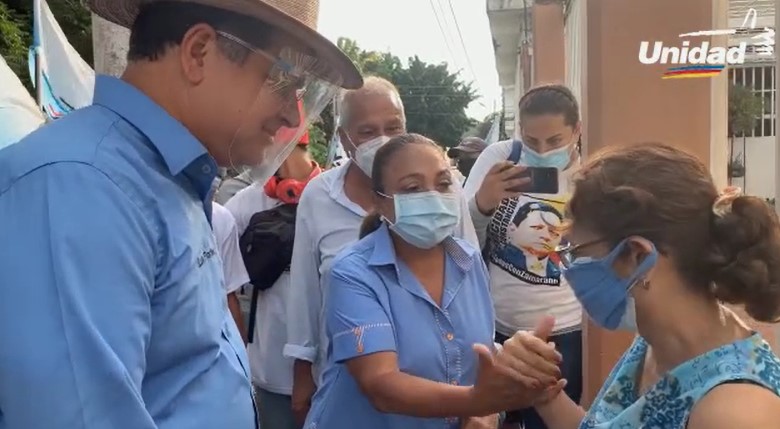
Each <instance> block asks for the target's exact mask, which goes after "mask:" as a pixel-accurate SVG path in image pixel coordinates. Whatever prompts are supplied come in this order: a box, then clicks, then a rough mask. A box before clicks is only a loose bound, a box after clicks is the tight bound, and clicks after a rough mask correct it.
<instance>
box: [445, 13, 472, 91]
mask: <svg viewBox="0 0 780 429" xmlns="http://www.w3.org/2000/svg"><path fill="white" fill-rule="evenodd" d="M447 4H448V5H449V7H450V14H451V15H452V20H453V21H455V29H456V30H457V32H458V39H460V47H461V48H463V53H464V54H465V55H466V64H467V65H468V66H469V71H470V72H471V76H472V77H473V78H474V81H477V74H476V73H475V72H474V65H473V64H472V63H471V57H470V56H469V51H468V49H466V42H464V40H463V32H462V31H460V24H459V23H458V17H457V16H456V15H455V8H453V7H452V0H447Z"/></svg>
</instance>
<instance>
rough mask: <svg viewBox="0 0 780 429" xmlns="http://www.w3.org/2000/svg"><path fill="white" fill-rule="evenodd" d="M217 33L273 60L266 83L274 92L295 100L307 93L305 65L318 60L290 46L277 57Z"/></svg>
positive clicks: (234, 38)
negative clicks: (295, 50)
mask: <svg viewBox="0 0 780 429" xmlns="http://www.w3.org/2000/svg"><path fill="white" fill-rule="evenodd" d="M217 34H218V35H219V36H220V37H223V38H225V39H227V40H230V41H231V42H233V43H235V44H237V45H239V46H241V47H243V48H245V49H247V50H248V51H250V52H253V53H255V54H258V55H260V56H262V57H263V58H265V59H266V60H268V61H269V62H271V64H272V66H271V69H270V70H269V71H268V77H267V78H266V81H265V83H266V86H268V87H270V89H271V90H272V92H274V93H276V94H278V95H279V96H280V97H281V98H285V99H286V98H288V97H294V101H295V102H297V101H300V100H302V99H303V96H304V94H305V90H304V89H303V88H306V79H307V71H306V70H305V67H306V65H307V64H314V63H315V62H316V60H315V59H314V58H312V57H309V56H308V55H305V54H302V53H297V52H294V51H293V50H292V49H289V48H284V49H282V52H281V55H280V57H276V56H274V55H271V54H269V53H268V52H266V51H264V50H262V49H260V48H257V47H255V46H253V45H252V44H250V43H249V42H246V41H244V40H242V39H240V38H238V37H236V36H234V35H232V34H230V33H226V32H224V31H217ZM291 101H293V100H291Z"/></svg>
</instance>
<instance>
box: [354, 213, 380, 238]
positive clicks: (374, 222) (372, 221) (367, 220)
mask: <svg viewBox="0 0 780 429" xmlns="http://www.w3.org/2000/svg"><path fill="white" fill-rule="evenodd" d="M380 226H382V216H381V215H380V214H379V213H376V212H372V213H369V214H368V216H366V217H364V218H363V223H361V224H360V236H359V237H358V238H363V237H365V236H367V235H368V234H371V233H372V232H374V231H376V230H377V229H379V227H380Z"/></svg>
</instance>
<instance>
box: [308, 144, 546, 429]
mask: <svg viewBox="0 0 780 429" xmlns="http://www.w3.org/2000/svg"><path fill="white" fill-rule="evenodd" d="M373 171H374V175H373V177H372V182H373V187H374V191H375V192H376V195H377V201H376V206H375V210H376V212H375V213H374V214H372V215H370V216H369V217H367V218H366V221H365V222H364V224H363V228H362V229H361V238H362V239H361V240H360V241H359V242H357V243H356V244H354V245H353V246H351V247H350V248H348V249H346V250H345V251H344V252H342V253H341V254H340V255H339V256H338V257H337V258H336V260H335V262H334V264H333V269H332V271H331V287H330V293H329V296H328V297H327V303H326V310H325V311H326V320H327V331H328V336H329V338H330V348H329V351H328V367H327V369H326V370H325V374H324V378H323V385H322V387H321V388H320V390H319V391H318V392H317V394H316V395H315V397H314V401H313V406H312V410H311V412H310V413H309V416H308V419H307V422H306V426H305V427H306V428H307V429H315V428H317V429H345V428H372V429H383V428H385V429H396V428H397V429H417V428H419V429H423V428H436V429H441V428H469V429H471V428H474V429H477V428H480V429H481V428H491V429H492V428H496V427H497V425H498V414H497V413H498V412H499V411H500V410H506V409H514V408H522V407H527V406H529V405H530V404H533V403H534V401H535V400H536V399H538V398H541V397H543V396H545V395H550V394H551V392H550V391H544V390H542V389H543V388H541V387H540V388H539V389H538V390H533V389H525V388H524V387H523V385H522V384H520V383H518V382H516V381H513V380H512V379H511V378H510V377H509V376H508V375H507V374H508V373H509V371H508V370H504V369H503V368H502V367H498V366H497V365H495V364H494V360H493V356H492V354H491V353H492V352H491V350H492V349H493V347H494V345H493V332H494V331H493V328H494V327H493V320H494V314H493V303H492V301H491V298H490V293H489V291H488V275H487V271H486V269H485V265H484V263H483V261H482V258H481V256H480V253H479V251H478V250H477V249H476V248H474V247H473V246H471V245H469V244H468V243H467V242H465V241H462V240H459V239H456V238H453V237H452V232H453V229H454V228H455V226H456V225H457V224H458V220H459V218H460V212H459V207H460V205H459V203H458V201H459V200H458V195H457V194H456V192H455V190H456V189H459V187H457V186H456V185H454V179H453V177H452V175H451V170H450V168H449V165H448V163H447V160H446V158H445V156H444V153H443V151H442V150H441V149H440V148H439V147H438V146H437V145H436V144H435V143H434V142H433V141H431V140H430V139H427V138H425V137H423V136H420V135H417V134H405V135H401V136H397V137H394V138H393V139H391V140H390V141H389V142H388V143H386V144H385V145H384V146H382V147H381V148H380V149H379V150H378V151H377V153H376V156H375V159H374V168H373ZM547 352H548V358H549V359H551V360H554V359H556V358H558V357H559V356H557V355H556V352H555V351H554V349H553V346H550V347H549V349H548V350H547ZM542 372H546V374H545V376H546V377H548V378H549V381H550V382H551V383H554V381H555V379H556V377H557V376H558V375H559V372H558V369H557V367H556V366H555V365H554V364H550V365H549V366H548V367H547V368H546V369H545V370H543V371H542ZM549 390H553V389H549ZM513 407H514V408H513ZM480 416H482V417H480Z"/></svg>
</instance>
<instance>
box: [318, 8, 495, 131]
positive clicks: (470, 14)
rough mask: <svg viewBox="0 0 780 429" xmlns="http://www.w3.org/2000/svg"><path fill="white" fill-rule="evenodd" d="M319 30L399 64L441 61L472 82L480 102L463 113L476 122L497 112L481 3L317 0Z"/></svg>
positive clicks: (492, 62)
mask: <svg viewBox="0 0 780 429" xmlns="http://www.w3.org/2000/svg"><path fill="white" fill-rule="evenodd" d="M450 5H452V9H450ZM434 10H435V12H434ZM453 12H454V13H453ZM453 15H454V18H453ZM437 16H438V19H439V21H440V22H441V26H442V28H443V31H442V29H440V27H439V24H438V22H437ZM455 20H457V24H458V26H459V27H460V31H461V35H462V37H463V43H462V44H461V40H460V37H459V36H458V30H457V27H458V26H456V21H455ZM319 31H320V33H322V34H324V35H325V36H326V37H328V38H329V39H330V40H332V41H333V42H334V43H335V42H336V40H337V39H338V38H339V37H348V38H350V39H354V40H355V41H357V44H358V46H360V47H361V48H362V49H366V50H372V51H390V52H392V53H393V54H394V55H396V56H398V57H400V58H401V59H403V60H406V59H407V58H408V57H411V56H414V55H417V56H419V57H420V59H421V60H423V61H426V62H429V63H435V64H438V63H442V62H446V63H447V64H448V65H449V67H450V70H451V71H456V70H460V73H461V78H462V79H463V80H464V81H466V82H473V83H474V84H473V87H474V89H475V90H476V91H477V95H478V96H479V98H478V99H477V100H476V101H474V102H473V103H471V105H469V107H468V109H467V110H466V113H467V114H468V115H469V116H471V117H473V118H475V119H478V120H482V119H483V118H484V117H485V116H487V115H489V114H490V113H491V112H493V110H494V106H495V108H496V109H500V107H501V90H500V87H499V86H498V74H497V72H496V65H495V64H496V63H495V58H494V56H493V42H492V37H491V35H490V27H489V24H488V18H487V12H486V6H485V1H483V0H320V19H319Z"/></svg>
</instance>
